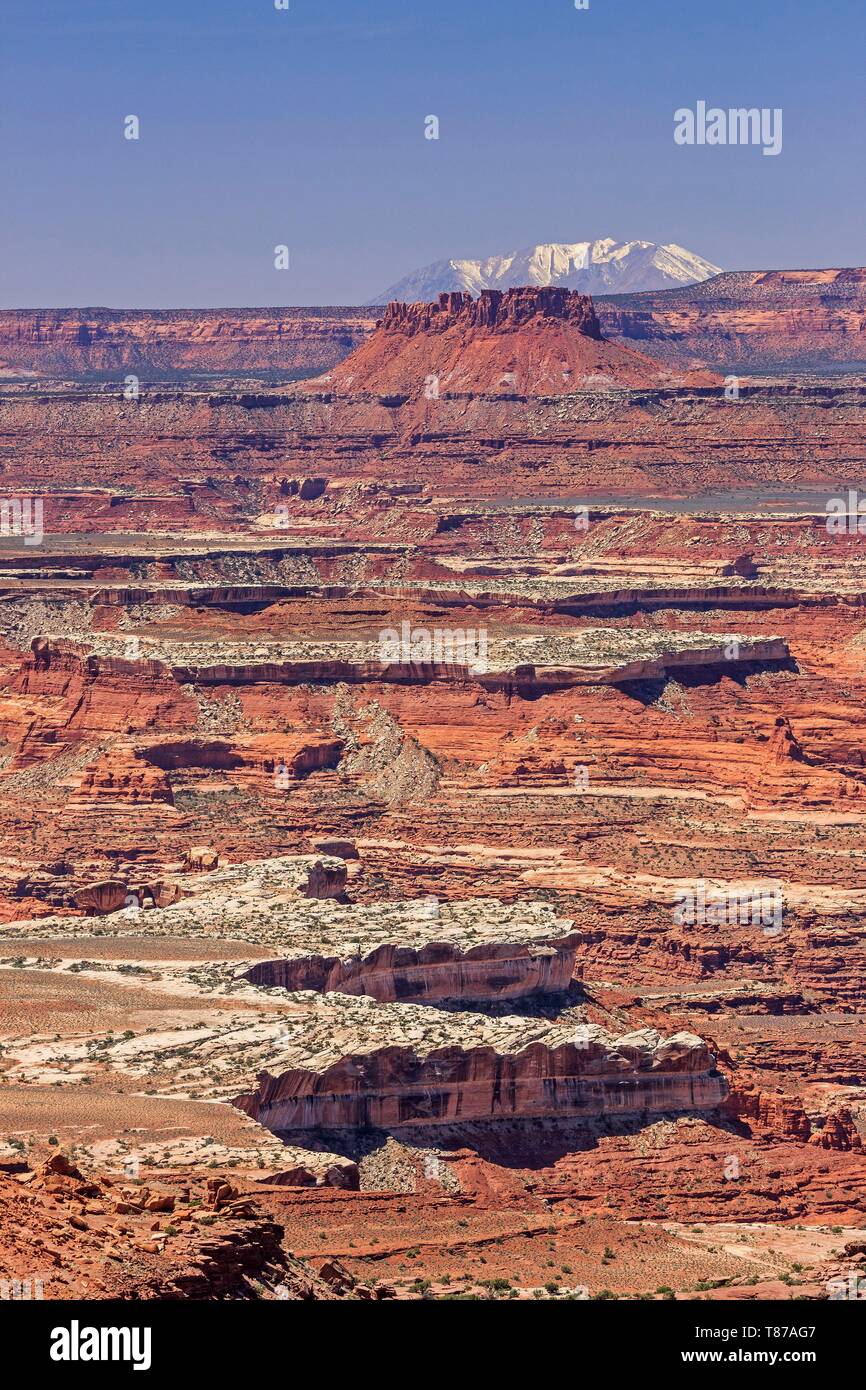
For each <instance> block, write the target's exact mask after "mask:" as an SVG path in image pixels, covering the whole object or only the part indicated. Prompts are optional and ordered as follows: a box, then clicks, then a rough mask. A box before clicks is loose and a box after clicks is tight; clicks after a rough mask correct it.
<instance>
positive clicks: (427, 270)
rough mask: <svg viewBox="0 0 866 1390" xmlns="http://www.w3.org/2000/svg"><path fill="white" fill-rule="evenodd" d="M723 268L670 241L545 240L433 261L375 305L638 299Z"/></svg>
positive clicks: (608, 238) (609, 238) (376, 299)
mask: <svg viewBox="0 0 866 1390" xmlns="http://www.w3.org/2000/svg"><path fill="white" fill-rule="evenodd" d="M719 273H720V267H719V266H716V265H713V264H712V262H710V261H707V260H705V259H704V258H703V256H697V255H695V253H694V252H693V251H688V250H686V248H685V247H684V246H678V245H677V244H676V243H675V242H669V243H667V244H666V245H664V246H657V245H656V244H655V242H652V241H622V242H618V241H615V240H614V239H613V237H601V238H599V239H598V240H596V241H575V242H564V241H545V242H539V243H538V245H537V246H528V247H525V248H524V249H523V250H521V251H511V252H508V253H507V254H505V255H497V256H487V257H485V258H483V259H478V260H473V259H466V260H455V259H451V260H446V261H434V262H433V264H432V265H427V266H423V267H422V268H421V269H420V270H415V271H412V272H411V273H410V274H409V275H406V276H404V278H403V279H402V280H398V281H397V283H396V285H392V286H391V287H390V289H387V290H385V291H384V292H383V293H382V294H380V295H377V297H376V298H375V299H372V300H370V303H371V304H387V303H388V301H389V300H390V299H402V300H408V301H410V302H412V301H416V300H427V301H429V300H433V299H435V298H436V297H437V295H439V294H442V293H443V292H444V291H450V290H468V291H469V293H470V294H473V295H477V294H480V292H481V291H482V290H506V289H513V288H515V287H516V286H518V285H564V286H565V287H566V288H567V289H570V290H580V291H581V292H582V293H583V294H633V293H635V292H636V291H639V290H663V289H670V288H673V287H675V286H677V285H691V284H694V283H695V281H697V280H708V279H709V278H710V277H711V276H712V275H718V274H719Z"/></svg>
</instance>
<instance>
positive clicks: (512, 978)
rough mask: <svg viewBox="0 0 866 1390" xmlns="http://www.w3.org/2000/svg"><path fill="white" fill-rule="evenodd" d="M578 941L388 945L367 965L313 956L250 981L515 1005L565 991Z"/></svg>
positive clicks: (255, 972) (253, 973)
mask: <svg viewBox="0 0 866 1390" xmlns="http://www.w3.org/2000/svg"><path fill="white" fill-rule="evenodd" d="M579 940H580V935H579V933H574V934H572V935H571V936H568V937H564V938H561V939H560V940H558V941H556V942H555V943H549V944H545V943H541V942H532V943H529V944H522V943H520V942H487V943H485V944H484V945H482V946H475V947H472V948H470V947H468V946H466V947H463V948H461V947H460V946H453V945H450V944H448V943H445V942H431V943H430V944H429V945H427V946H423V947H421V948H420V949H418V950H416V949H413V948H411V947H407V946H397V945H387V946H381V947H379V948H378V949H377V950H375V951H372V952H370V953H369V954H368V955H367V956H364V957H363V958H362V957H359V956H352V957H349V958H348V959H340V958H338V957H336V956H324V955H311V956H305V957H301V958H296V959H290V960H267V961H259V962H257V963H256V964H255V965H254V966H252V967H251V969H249V970H248V971H246V972H245V977H246V979H248V980H249V981H250V982H251V983H252V984H254V985H259V986H262V987H263V988H265V989H273V988H275V987H278V988H281V989H286V990H301V989H315V990H321V991H323V992H330V991H333V990H336V991H338V992H340V993H342V994H356V995H360V994H366V995H369V996H371V997H372V998H373V999H379V1000H382V1001H384V1002H391V1001H394V1000H411V1001H413V1002H414V1003H425V1002H427V1001H433V1000H439V999H463V1000H473V1001H477V1000H483V999H514V998H517V997H520V996H522V995H527V994H535V993H539V992H541V993H547V992H552V991H559V990H565V989H567V988H568V986H569V984H570V983H571V977H572V975H573V974H574V958H575V952H576V948H577V943H578V941H579Z"/></svg>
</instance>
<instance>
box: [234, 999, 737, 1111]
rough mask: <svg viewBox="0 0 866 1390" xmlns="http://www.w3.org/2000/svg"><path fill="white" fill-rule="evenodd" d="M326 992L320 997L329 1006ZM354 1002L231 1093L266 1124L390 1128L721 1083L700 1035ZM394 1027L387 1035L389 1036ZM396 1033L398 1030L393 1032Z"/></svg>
mask: <svg viewBox="0 0 866 1390" xmlns="http://www.w3.org/2000/svg"><path fill="white" fill-rule="evenodd" d="M333 998H334V996H325V1000H324V1008H325V1010H326V1012H328V1013H330V1012H331V1011H332V1008H333V1006H332V1005H331V1004H330V1000H332V999H333ZM430 1015H431V1011H429V1010H420V1011H418V1010H416V1009H414V1008H413V1006H411V1005H372V1004H371V1003H368V1004H367V1005H366V1006H365V1005H364V1004H363V1003H361V1001H359V1003H358V1004H356V1005H352V1006H350V1007H349V1008H348V1009H347V1010H344V1011H343V1015H341V1016H340V1017H341V1020H342V1021H343V1022H344V1026H343V1028H342V1029H341V1030H340V1032H339V1033H338V1034H336V1035H335V1034H334V1032H333V1030H334V1028H335V1027H336V1026H337V1024H336V1020H335V1019H332V1022H331V1030H330V1036H328V1037H325V1036H324V1035H323V1032H322V1030H316V1029H315V1028H314V1027H313V1026H311V1023H310V1021H309V1020H308V1022H307V1026H306V1029H305V1035H304V1040H303V1048H302V1049H301V1048H297V1047H292V1046H291V1045H290V1047H289V1048H288V1049H287V1051H286V1053H285V1055H284V1056H282V1057H281V1058H280V1069H279V1071H274V1072H271V1071H267V1072H264V1073H262V1074H261V1075H260V1076H259V1078H258V1085H257V1088H256V1089H255V1090H254V1091H252V1092H249V1093H246V1094H244V1095H241V1096H239V1097H238V1098H237V1099H236V1100H235V1104H236V1105H237V1106H238V1107H239V1108H240V1109H242V1110H244V1111H245V1113H246V1114H248V1115H251V1116H252V1117H253V1118H254V1119H256V1120H258V1121H259V1123H261V1124H263V1125H265V1126H266V1127H267V1128H269V1129H271V1130H275V1131H278V1132H283V1131H286V1132H290V1131H295V1130H306V1129H318V1128H322V1129H344V1128H350V1129H366V1128H385V1129H388V1128H395V1127H400V1126H403V1125H424V1124H435V1123H444V1122H447V1121H459V1122H472V1121H489V1120H502V1119H514V1118H517V1117H519V1118H523V1119H526V1118H538V1119H541V1118H548V1117H551V1116H557V1115H561V1116H572V1117H581V1118H597V1117H599V1116H601V1115H628V1114H640V1113H643V1112H649V1113H653V1112H655V1113H673V1112H677V1111H684V1110H688V1111H693V1110H710V1109H714V1108H715V1107H716V1106H718V1105H719V1104H720V1103H721V1101H722V1099H723V1097H724V1094H725V1086H724V1082H723V1081H722V1078H721V1076H719V1075H718V1073H717V1072H716V1071H715V1069H714V1061H713V1058H712V1055H711V1054H710V1052H709V1050H708V1048H707V1047H706V1045H705V1044H704V1043H702V1042H701V1040H700V1039H699V1038H697V1037H695V1036H694V1035H693V1034H689V1033H679V1034H676V1035H675V1036H673V1037H670V1038H667V1039H663V1038H662V1037H661V1036H660V1035H659V1034H658V1033H657V1032H654V1031H653V1030H651V1029H644V1030H641V1031H639V1032H637V1033H633V1034H629V1035H628V1036H627V1037H622V1038H617V1039H614V1038H611V1037H610V1036H609V1035H608V1034H606V1033H605V1032H604V1031H603V1030H602V1029H600V1028H597V1027H594V1026H580V1027H578V1028H576V1029H573V1028H568V1027H566V1026H564V1025H551V1024H542V1023H538V1022H533V1021H532V1020H527V1019H522V1018H516V1017H512V1018H503V1019H497V1020H493V1019H488V1018H486V1017H484V1016H482V1015H471V1014H455V1015H449V1017H448V1029H447V1033H446V1032H445V1030H444V1029H443V1024H442V1022H441V1020H439V1019H438V1018H434V1021H433V1022H432V1023H431V1022H430V1021H429V1020H430ZM389 1032H391V1034H392V1036H393V1038H394V1041H391V1040H390V1039H389V1038H388V1033H389ZM398 1039H400V1041H398Z"/></svg>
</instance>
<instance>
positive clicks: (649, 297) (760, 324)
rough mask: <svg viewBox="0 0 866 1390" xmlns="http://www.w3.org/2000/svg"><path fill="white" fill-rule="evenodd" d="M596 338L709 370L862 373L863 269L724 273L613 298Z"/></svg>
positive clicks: (865, 346)
mask: <svg viewBox="0 0 866 1390" xmlns="http://www.w3.org/2000/svg"><path fill="white" fill-rule="evenodd" d="M596 309H597V312H598V317H599V320H600V323H601V326H602V331H603V332H604V333H605V334H606V335H607V336H608V337H610V338H614V339H615V340H616V341H617V342H620V343H622V344H624V345H627V346H629V347H634V348H637V349H638V350H639V351H641V352H646V353H649V354H650V355H651V356H653V357H659V358H661V359H662V360H664V361H668V362H671V363H677V364H683V363H685V364H689V363H693V362H695V361H700V362H705V363H707V364H709V365H711V366H714V367H716V369H717V370H723V369H727V370H729V371H737V370H740V371H747V372H768V371H780V370H798V371H803V370H807V371H822V370H826V368H827V366H828V365H829V364H831V363H832V364H837V365H838V367H842V368H847V369H848V370H858V371H862V370H863V368H864V366H866V269H864V268H863V267H862V266H854V267H850V268H844V269H830V270H767V271H729V272H726V273H724V274H722V275H716V276H714V277H713V278H712V279H711V280H706V281H704V282H703V283H702V284H696V285H688V286H685V287H683V288H681V289H675V290H663V291H650V292H648V293H646V294H630V295H614V296H611V297H608V298H604V299H599V300H598V301H597V304H596Z"/></svg>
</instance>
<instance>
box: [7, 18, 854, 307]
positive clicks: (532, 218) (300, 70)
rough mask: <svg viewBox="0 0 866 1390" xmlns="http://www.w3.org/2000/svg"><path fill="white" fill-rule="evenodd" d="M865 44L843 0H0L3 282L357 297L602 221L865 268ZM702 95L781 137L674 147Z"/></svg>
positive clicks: (88, 292) (42, 292)
mask: <svg viewBox="0 0 866 1390" xmlns="http://www.w3.org/2000/svg"><path fill="white" fill-rule="evenodd" d="M864 40H866V5H864V3H863V0H814V3H810V0H743V2H742V3H736V0H735V2H734V3H725V4H721V3H718V4H708V3H707V2H706V0H655V3H651V2H650V0H645V2H644V0H590V8H589V10H587V11H577V10H576V9H575V7H574V3H573V0H526V3H518V0H430V2H429V3H427V0H290V8H289V10H288V11H277V10H276V9H275V8H274V4H273V0H74V2H73V0H4V19H3V28H2V36H0V177H2V187H3V200H2V211H0V267H2V269H0V304H2V305H3V306H5V307H10V306H11V307H22V306H28V307H38V306H53V305H58V306H72V305H97V304H105V305H111V306H119V307H122V306H128V307H160V306H165V307H171V306H188V307H202V306H208V305H257V304H260V305H267V304H352V303H361V302H363V301H365V300H366V299H369V298H370V297H372V296H373V295H374V294H376V293H378V292H379V291H380V290H382V289H384V288H385V287H386V286H388V285H390V284H391V283H392V282H393V281H395V280H397V279H398V278H400V277H401V276H402V275H404V274H405V273H406V272H408V271H410V270H412V269H414V268H416V267H417V266H420V265H423V264H425V263H426V262H428V261H432V260H437V259H440V258H442V257H446V256H451V255H454V256H460V255H466V256H472V255H483V254H489V253H492V252H497V251H507V250H513V249H517V248H519V247H522V246H526V245H529V244H532V243H533V242H536V241H547V240H556V241H577V240H583V239H585V238H589V237H596V236H612V237H615V238H617V239H630V238H633V237H639V238H646V239H648V240H652V241H677V242H680V243H681V244H682V245H684V246H686V247H688V248H689V249H690V250H692V251H696V252H698V253H699V254H701V255H704V256H706V257H708V258H709V259H710V260H712V261H715V262H716V263H717V264H719V265H723V266H725V267H726V268H730V269H738V268H739V269H748V268H757V267H761V268H762V267H767V268H769V267H774V266H817V265H838V264H849V265H850V264H862V263H863V262H864V260H866V236H864V210H866V194H864V177H866V167H864V156H863V131H864V128H866V82H864V78H863V71H862V69H863V54H864V51H866V42H864ZM698 100H705V101H707V102H708V103H709V104H710V105H711V106H712V105H716V106H722V107H729V106H759V107H763V106H767V107H782V109H783V111H784V144H783V150H782V153H781V154H780V155H779V156H778V157H777V158H767V157H764V156H762V154H761V151H760V149H758V148H752V147H727V148H720V147H716V148H711V147H706V146H704V147H687V146H677V145H675V144H674V141H673V112H674V110H675V109H676V108H678V107H681V106H692V107H693V106H694V105H695V103H696V102H697V101H698ZM130 114H135V115H138V116H139V118H140V121H141V138H140V140H138V141H137V142H136V141H128V140H124V138H123V120H124V117H125V116H127V115H130ZM430 114H435V115H437V116H438V117H439V121H440V138H439V140H438V141H433V140H425V139H424V118H425V116H427V115H430ZM281 243H284V244H287V245H288V246H289V248H290V258H291V259H290V269H289V270H288V271H277V270H275V269H274V265H273V248H274V246H275V245H277V244H281Z"/></svg>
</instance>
